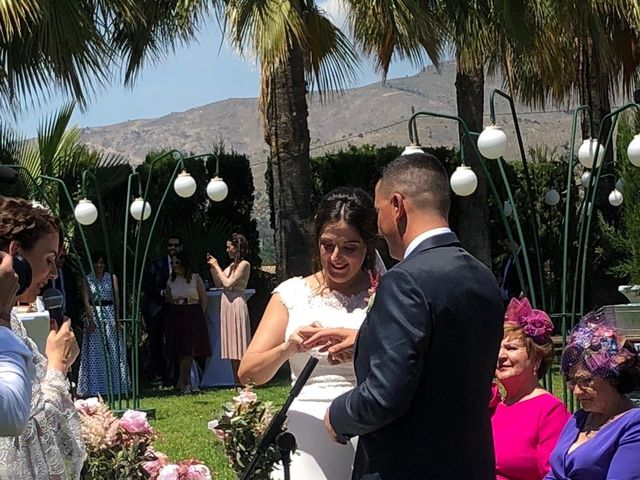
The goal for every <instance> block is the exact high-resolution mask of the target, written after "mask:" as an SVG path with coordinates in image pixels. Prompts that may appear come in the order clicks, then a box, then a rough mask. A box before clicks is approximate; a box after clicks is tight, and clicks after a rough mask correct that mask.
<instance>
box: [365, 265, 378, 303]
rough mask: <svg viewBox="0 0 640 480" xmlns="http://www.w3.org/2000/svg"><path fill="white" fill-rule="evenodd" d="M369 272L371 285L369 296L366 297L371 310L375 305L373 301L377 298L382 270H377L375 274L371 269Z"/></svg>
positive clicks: (368, 291)
mask: <svg viewBox="0 0 640 480" xmlns="http://www.w3.org/2000/svg"><path fill="white" fill-rule="evenodd" d="M367 273H368V274H369V284H370V285H371V286H370V287H369V289H368V290H367V293H368V294H369V296H368V297H367V298H365V299H364V301H365V302H366V304H367V312H368V311H369V310H371V307H373V302H374V301H375V299H376V291H377V290H378V286H379V285H380V272H376V273H375V274H374V273H373V272H372V271H371V270H367Z"/></svg>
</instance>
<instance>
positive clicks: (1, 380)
mask: <svg viewBox="0 0 640 480" xmlns="http://www.w3.org/2000/svg"><path fill="white" fill-rule="evenodd" d="M17 290H18V279H17V277H16V274H15V272H14V270H13V262H12V257H11V255H9V254H8V253H5V252H2V251H0V437H5V436H16V435H20V434H21V433H22V431H23V430H24V427H25V426H26V425H27V420H29V412H30V410H31V381H32V377H33V374H34V373H35V371H33V354H32V353H31V351H30V350H29V349H28V348H27V345H26V344H25V343H24V342H23V341H22V340H20V339H19V338H18V337H17V336H16V334H15V333H13V332H12V331H11V316H10V312H11V308H12V307H13V304H14V303H15V294H16V292H17Z"/></svg>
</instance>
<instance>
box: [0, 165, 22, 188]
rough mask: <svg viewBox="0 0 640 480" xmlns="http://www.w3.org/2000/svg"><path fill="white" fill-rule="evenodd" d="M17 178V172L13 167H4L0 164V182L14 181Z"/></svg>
mask: <svg viewBox="0 0 640 480" xmlns="http://www.w3.org/2000/svg"><path fill="white" fill-rule="evenodd" d="M17 179H18V172H16V171H15V170H14V169H13V168H9V167H5V166H4V165H0V183H8V184H12V183H15V182H16V180H17Z"/></svg>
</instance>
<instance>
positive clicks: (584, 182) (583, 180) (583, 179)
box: [580, 170, 591, 188]
mask: <svg viewBox="0 0 640 480" xmlns="http://www.w3.org/2000/svg"><path fill="white" fill-rule="evenodd" d="M589 180H591V172H589V171H588V170H587V171H585V172H584V173H583V174H582V176H581V177H580V183H581V184H582V186H583V187H584V188H587V187H588V186H589Z"/></svg>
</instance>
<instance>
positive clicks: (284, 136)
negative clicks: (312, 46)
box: [265, 46, 312, 281]
mask: <svg viewBox="0 0 640 480" xmlns="http://www.w3.org/2000/svg"><path fill="white" fill-rule="evenodd" d="M269 92H270V93H269V101H268V104H267V109H266V117H267V126H266V130H265V140H266V142H267V143H268V144H269V147H270V153H271V162H272V169H273V170H272V172H273V173H272V174H273V206H274V214H275V232H274V237H275V238H274V240H275V248H276V270H277V277H278V280H279V281H282V280H284V279H286V278H290V277H293V276H297V275H308V274H309V273H310V271H311V261H310V260H311V257H312V256H311V254H310V253H311V252H310V243H311V242H310V241H309V231H310V230H309V223H310V219H311V165H310V162H309V126H308V123H307V116H308V113H309V112H308V109H307V99H306V83H305V78H304V64H303V57H302V51H301V50H300V48H298V47H296V46H293V47H291V48H290V51H289V62H288V63H286V64H283V65H281V66H280V67H279V68H278V69H277V70H276V72H275V73H274V74H273V76H272V77H271V78H270V81H269Z"/></svg>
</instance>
